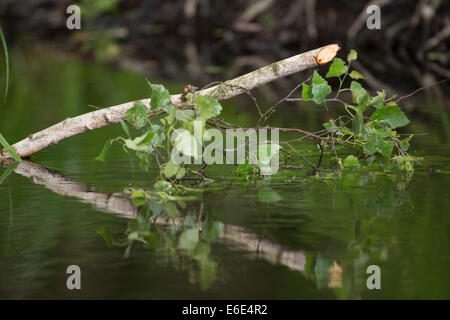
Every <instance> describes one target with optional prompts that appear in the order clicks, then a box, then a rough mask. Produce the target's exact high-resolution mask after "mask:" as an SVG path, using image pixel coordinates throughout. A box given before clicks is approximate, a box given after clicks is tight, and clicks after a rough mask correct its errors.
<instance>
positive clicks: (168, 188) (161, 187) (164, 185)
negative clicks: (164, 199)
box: [153, 180, 173, 193]
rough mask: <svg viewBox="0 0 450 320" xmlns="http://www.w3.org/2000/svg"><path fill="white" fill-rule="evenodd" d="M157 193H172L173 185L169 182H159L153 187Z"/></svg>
mask: <svg viewBox="0 0 450 320" xmlns="http://www.w3.org/2000/svg"><path fill="white" fill-rule="evenodd" d="M153 188H154V189H155V191H163V192H167V193H171V192H172V190H173V187H172V184H171V183H170V182H169V181H164V180H159V181H156V182H155V184H154V185H153Z"/></svg>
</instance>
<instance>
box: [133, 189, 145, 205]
mask: <svg viewBox="0 0 450 320" xmlns="http://www.w3.org/2000/svg"><path fill="white" fill-rule="evenodd" d="M131 199H133V205H135V206H136V207H140V206H143V205H144V204H145V203H146V200H147V197H146V195H145V191H144V190H140V189H137V190H134V191H133V193H132V194H131Z"/></svg>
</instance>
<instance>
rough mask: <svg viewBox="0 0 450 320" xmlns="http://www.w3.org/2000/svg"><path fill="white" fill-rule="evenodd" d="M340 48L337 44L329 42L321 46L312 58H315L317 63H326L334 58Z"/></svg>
mask: <svg viewBox="0 0 450 320" xmlns="http://www.w3.org/2000/svg"><path fill="white" fill-rule="evenodd" d="M340 49H341V47H340V46H339V45H338V44H330V45H328V46H325V47H323V48H322V49H321V50H320V51H319V52H318V53H317V55H316V56H315V57H314V59H316V62H317V64H319V65H322V64H326V63H328V62H330V61H332V60H333V59H334V57H335V56H336V54H337V52H338V51H339V50H340Z"/></svg>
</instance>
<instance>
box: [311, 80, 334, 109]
mask: <svg viewBox="0 0 450 320" xmlns="http://www.w3.org/2000/svg"><path fill="white" fill-rule="evenodd" d="M330 93H331V87H330V86H329V85H328V84H327V83H322V84H315V85H313V87H312V94H313V96H314V102H315V103H316V104H322V103H323V101H324V100H325V97H326V96H327V95H329V94H330Z"/></svg>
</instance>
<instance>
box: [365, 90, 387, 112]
mask: <svg viewBox="0 0 450 320" xmlns="http://www.w3.org/2000/svg"><path fill="white" fill-rule="evenodd" d="M385 100H386V92H385V91H384V90H383V91H378V92H377V95H376V96H375V97H372V98H371V99H370V101H369V105H370V106H374V107H375V108H377V109H380V108H384V104H385Z"/></svg>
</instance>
